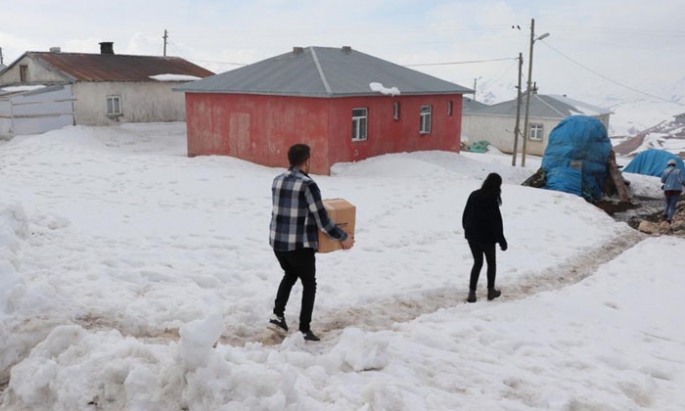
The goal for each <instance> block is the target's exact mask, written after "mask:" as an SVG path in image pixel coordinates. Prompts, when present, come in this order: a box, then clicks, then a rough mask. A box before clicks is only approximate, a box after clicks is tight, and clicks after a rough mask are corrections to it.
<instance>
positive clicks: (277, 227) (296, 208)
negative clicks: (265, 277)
mask: <svg viewBox="0 0 685 411" xmlns="http://www.w3.org/2000/svg"><path fill="white" fill-rule="evenodd" d="M288 161H289V163H290V168H289V169H288V171H286V172H285V173H283V174H281V175H279V176H277V177H276V178H275V179H274V181H273V184H272V186H271V192H272V202H273V210H272V213H271V226H270V231H271V234H270V236H269V243H270V244H271V247H272V248H273V250H274V253H275V254H276V258H277V259H278V262H279V264H280V265H281V268H283V271H284V272H285V274H284V276H283V279H282V280H281V284H280V286H279V287H278V293H277V294H276V301H275V305H274V309H273V315H272V316H271V318H270V319H269V327H270V328H272V329H274V330H276V331H278V332H287V331H288V325H287V324H286V322H285V306H286V304H287V303H288V298H290V291H291V290H292V288H293V285H295V283H296V282H297V279H298V278H299V279H300V281H301V282H302V308H301V310H300V324H299V328H300V332H301V333H302V334H303V335H304V339H305V340H307V341H319V337H317V336H316V335H315V334H314V333H313V332H312V330H311V329H310V323H311V321H312V311H313V310H314V297H315V296H316V259H315V257H314V254H315V253H316V251H317V249H318V248H319V237H318V233H319V229H321V230H323V231H324V232H326V234H328V236H329V237H331V239H334V240H338V241H340V242H341V245H342V248H343V249H344V250H348V249H350V248H352V246H353V245H354V238H353V236H348V235H347V233H345V232H344V231H343V230H341V229H340V228H339V227H337V226H336V225H335V224H334V223H333V222H332V221H331V220H330V218H329V217H328V213H327V212H326V209H325V208H324V206H323V202H322V200H321V192H320V191H319V187H318V186H317V185H316V183H315V182H314V180H312V178H311V177H309V174H308V173H309V167H310V163H311V150H310V148H309V146H308V145H306V144H295V145H293V146H292V147H290V149H289V150H288Z"/></svg>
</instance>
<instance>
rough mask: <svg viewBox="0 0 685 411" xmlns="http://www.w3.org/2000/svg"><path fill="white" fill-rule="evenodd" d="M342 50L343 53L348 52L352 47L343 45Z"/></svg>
mask: <svg viewBox="0 0 685 411" xmlns="http://www.w3.org/2000/svg"><path fill="white" fill-rule="evenodd" d="M342 51H343V53H348V54H349V53H351V52H352V47H350V46H343V47H342Z"/></svg>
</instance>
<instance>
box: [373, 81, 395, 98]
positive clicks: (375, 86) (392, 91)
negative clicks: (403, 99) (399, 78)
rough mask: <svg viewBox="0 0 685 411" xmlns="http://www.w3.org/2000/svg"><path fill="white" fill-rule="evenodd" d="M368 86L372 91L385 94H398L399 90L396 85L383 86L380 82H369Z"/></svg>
mask: <svg viewBox="0 0 685 411" xmlns="http://www.w3.org/2000/svg"><path fill="white" fill-rule="evenodd" d="M369 88H370V89H371V90H373V91H376V92H379V93H381V94H385V95H386V96H399V95H400V90H399V89H398V88H397V87H390V88H387V87H384V86H383V84H381V83H376V82H373V83H369Z"/></svg>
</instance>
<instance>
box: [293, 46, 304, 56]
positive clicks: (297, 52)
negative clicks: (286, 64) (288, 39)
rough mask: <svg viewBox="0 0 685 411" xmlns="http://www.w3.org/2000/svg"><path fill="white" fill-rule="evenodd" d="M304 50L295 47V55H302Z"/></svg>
mask: <svg viewBox="0 0 685 411" xmlns="http://www.w3.org/2000/svg"><path fill="white" fill-rule="evenodd" d="M303 52H304V49H303V48H302V47H293V54H302V53H303Z"/></svg>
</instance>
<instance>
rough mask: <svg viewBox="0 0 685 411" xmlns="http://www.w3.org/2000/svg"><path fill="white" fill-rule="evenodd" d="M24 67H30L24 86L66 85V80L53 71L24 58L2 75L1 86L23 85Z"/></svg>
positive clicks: (29, 58) (28, 58)
mask: <svg viewBox="0 0 685 411" xmlns="http://www.w3.org/2000/svg"><path fill="white" fill-rule="evenodd" d="M22 65H26V66H28V71H27V73H26V74H27V78H26V81H25V82H23V84H32V83H33V84H44V83H65V82H66V81H65V79H64V78H63V77H61V76H59V75H57V74H55V73H54V72H53V71H51V70H49V69H48V68H47V67H46V66H44V65H43V64H41V63H39V62H37V61H36V60H35V59H33V58H31V57H29V56H24V57H23V58H22V59H20V60H19V61H18V62H16V63H14V64H13V65H12V67H10V68H9V69H8V70H7V71H5V72H4V73H2V75H0V86H2V85H8V84H18V83H21V74H20V67H21V66H22Z"/></svg>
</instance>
